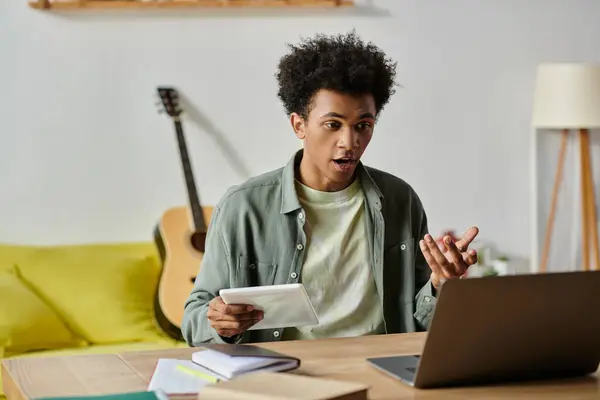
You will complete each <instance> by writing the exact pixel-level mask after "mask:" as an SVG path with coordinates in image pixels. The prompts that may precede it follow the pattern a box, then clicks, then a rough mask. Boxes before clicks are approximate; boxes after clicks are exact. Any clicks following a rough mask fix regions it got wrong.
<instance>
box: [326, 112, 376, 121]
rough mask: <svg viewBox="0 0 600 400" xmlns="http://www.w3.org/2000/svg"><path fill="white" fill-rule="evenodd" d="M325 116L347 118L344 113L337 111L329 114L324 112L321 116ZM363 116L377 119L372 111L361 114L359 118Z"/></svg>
mask: <svg viewBox="0 0 600 400" xmlns="http://www.w3.org/2000/svg"><path fill="white" fill-rule="evenodd" d="M324 117H333V118H340V119H347V118H346V117H345V116H343V115H342V114H339V113H336V112H328V113H327V114H324V115H322V116H321V118H324ZM363 118H372V119H375V116H374V115H373V114H372V113H370V112H367V113H364V114H361V116H360V117H359V119H363Z"/></svg>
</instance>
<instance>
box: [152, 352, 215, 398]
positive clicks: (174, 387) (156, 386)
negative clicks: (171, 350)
mask: <svg viewBox="0 0 600 400" xmlns="http://www.w3.org/2000/svg"><path fill="white" fill-rule="evenodd" d="M179 366H181V367H183V368H186V369H189V370H193V371H197V372H200V373H202V374H206V375H210V376H213V377H217V378H218V376H217V375H215V374H214V373H213V372H211V371H209V370H207V369H206V368H203V367H201V366H200V365H198V364H196V363H194V362H192V361H191V360H178V359H172V358H161V359H159V360H158V362H157V364H156V369H155V370H154V373H153V374H152V378H151V379H150V383H149V384H148V388H147V390H148V391H162V392H164V393H166V394H196V393H198V392H199V391H200V389H201V388H202V387H203V386H205V385H208V384H211V383H213V382H210V381H209V380H207V379H204V378H200V377H198V376H196V375H193V374H191V373H188V372H186V371H182V370H180V369H179Z"/></svg>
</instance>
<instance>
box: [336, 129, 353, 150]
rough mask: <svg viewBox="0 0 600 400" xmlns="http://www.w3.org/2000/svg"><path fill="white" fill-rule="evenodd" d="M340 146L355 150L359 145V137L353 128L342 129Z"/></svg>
mask: <svg viewBox="0 0 600 400" xmlns="http://www.w3.org/2000/svg"><path fill="white" fill-rule="evenodd" d="M339 147H341V148H343V149H344V150H353V149H354V148H356V147H357V138H356V135H355V134H354V130H352V129H343V130H341V131H340V140H339Z"/></svg>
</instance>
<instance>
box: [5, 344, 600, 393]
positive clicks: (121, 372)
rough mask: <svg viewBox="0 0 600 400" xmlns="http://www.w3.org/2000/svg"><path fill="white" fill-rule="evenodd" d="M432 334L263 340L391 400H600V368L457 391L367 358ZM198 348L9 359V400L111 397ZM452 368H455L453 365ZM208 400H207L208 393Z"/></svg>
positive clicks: (309, 368)
mask: <svg viewBox="0 0 600 400" xmlns="http://www.w3.org/2000/svg"><path fill="white" fill-rule="evenodd" d="M425 335H426V334H425V333H408V334H401V335H381V336H371V337H360V338H348V339H326V340H315V341H294V342H277V343H264V344H260V345H261V346H263V347H265V348H269V349H272V350H275V351H280V352H283V353H285V354H289V355H292V356H297V357H300V358H301V360H302V366H301V368H300V369H299V370H297V371H296V372H295V373H300V374H305V375H311V376H319V377H327V378H333V379H340V380H348V381H354V382H356V381H359V382H364V383H366V384H367V385H369V386H370V388H371V389H370V390H369V398H370V399H372V400H384V399H431V398H435V399H462V398H465V397H473V398H478V399H501V398H510V399H513V400H514V399H537V398H543V399H557V398H565V397H568V398H577V399H599V398H600V372H596V375H594V376H592V377H587V378H581V379H570V380H563V381H552V382H531V383H520V384H507V385H497V386H482V387H472V388H451V389H428V390H418V389H413V388H411V387H409V386H407V385H405V384H403V383H401V382H399V381H397V380H395V379H392V378H390V377H388V376H387V375H385V374H383V373H381V372H379V371H377V370H376V369H374V368H373V367H371V366H370V365H369V364H368V363H367V362H366V361H365V358H366V357H377V356H387V355H406V354H420V353H421V349H422V347H423V344H424V340H425ZM196 350H197V349H193V348H187V349H186V348H183V349H170V350H153V351H138V352H128V353H121V354H107V355H81V356H65V357H44V358H23V359H7V360H3V361H2V367H3V371H2V378H3V382H4V391H5V393H6V396H7V397H8V400H28V399H32V398H35V397H42V396H66V395H85V394H89V395H91V394H109V393H119V392H128V391H136V390H145V389H146V385H147V384H148V381H149V380H150V377H151V375H152V372H153V368H154V364H155V363H156V360H157V359H158V358H187V359H189V358H190V356H191V353H192V352H193V351H196ZM449 367H451V366H449ZM200 399H201V397H200Z"/></svg>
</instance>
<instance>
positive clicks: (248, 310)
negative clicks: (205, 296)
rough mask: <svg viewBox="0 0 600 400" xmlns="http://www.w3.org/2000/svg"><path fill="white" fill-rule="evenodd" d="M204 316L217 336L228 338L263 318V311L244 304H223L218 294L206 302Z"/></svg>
mask: <svg viewBox="0 0 600 400" xmlns="http://www.w3.org/2000/svg"><path fill="white" fill-rule="evenodd" d="M206 316H207V318H208V320H209V321H210V326H212V327H213V328H214V329H215V330H216V331H217V333H218V334H219V336H222V337H226V338H230V337H232V336H235V335H239V334H241V333H244V332H245V331H247V330H248V329H249V328H250V327H251V326H252V325H254V324H256V323H257V322H258V321H260V320H261V319H263V312H262V311H260V310H254V308H253V307H252V306H249V305H246V304H225V303H224V302H223V299H221V297H220V296H218V297H215V298H214V299H212V300H211V301H210V303H209V304H208V311H207V313H206Z"/></svg>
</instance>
